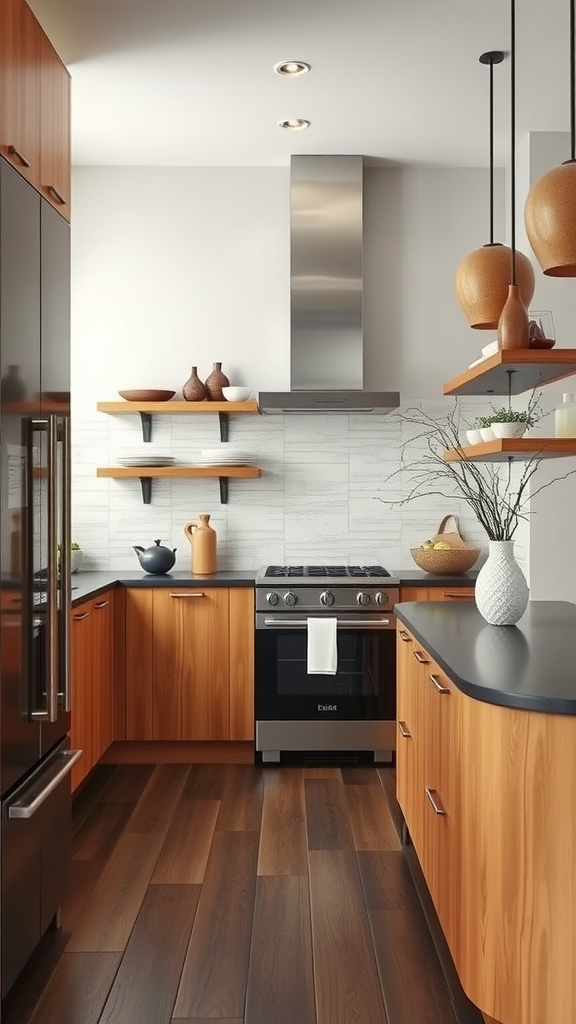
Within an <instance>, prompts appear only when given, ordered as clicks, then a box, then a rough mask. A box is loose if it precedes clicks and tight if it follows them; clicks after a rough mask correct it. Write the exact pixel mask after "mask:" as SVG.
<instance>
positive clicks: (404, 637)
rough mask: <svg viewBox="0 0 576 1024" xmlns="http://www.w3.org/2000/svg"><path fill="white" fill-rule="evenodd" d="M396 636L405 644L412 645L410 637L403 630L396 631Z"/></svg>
mask: <svg viewBox="0 0 576 1024" xmlns="http://www.w3.org/2000/svg"><path fill="white" fill-rule="evenodd" d="M398 636H399V637H400V639H401V640H403V641H404V643H405V644H411V643H412V637H411V636H410V635H409V634H408V633H406V632H405V631H404V630H403V629H399V630H398Z"/></svg>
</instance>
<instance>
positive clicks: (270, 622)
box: [264, 619, 391, 629]
mask: <svg viewBox="0 0 576 1024" xmlns="http://www.w3.org/2000/svg"><path fill="white" fill-rule="evenodd" d="M390 624H391V620H390V619H337V620H336V626H337V628H338V627H339V626H346V627H349V626H359V627H362V628H365V627H366V626H389V625H390ZM264 625H265V626H282V628H283V629H286V628H293V629H302V627H303V626H307V625H308V619H288V620H287V621H286V620H284V619H264Z"/></svg>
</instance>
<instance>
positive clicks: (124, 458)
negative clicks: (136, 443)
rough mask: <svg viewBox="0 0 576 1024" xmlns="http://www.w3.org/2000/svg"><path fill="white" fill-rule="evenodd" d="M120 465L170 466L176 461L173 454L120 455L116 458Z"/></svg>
mask: <svg viewBox="0 0 576 1024" xmlns="http://www.w3.org/2000/svg"><path fill="white" fill-rule="evenodd" d="M116 461H117V462H118V463H119V465H120V466H127V467H130V466H132V467H134V466H171V465H172V463H173V462H175V461H176V459H175V458H174V456H173V455H120V456H118V459H117V460H116Z"/></svg>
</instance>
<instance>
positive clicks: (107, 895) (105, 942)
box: [68, 833, 163, 953]
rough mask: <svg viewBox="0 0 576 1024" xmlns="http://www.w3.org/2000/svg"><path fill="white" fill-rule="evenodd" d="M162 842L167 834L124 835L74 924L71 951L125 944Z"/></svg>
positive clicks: (112, 948)
mask: <svg viewBox="0 0 576 1024" xmlns="http://www.w3.org/2000/svg"><path fill="white" fill-rule="evenodd" d="M162 842H163V836H162V835H161V834H154V833H150V834H148V835H137V834H136V833H124V835H122V836H121V837H120V839H119V840H118V842H117V844H116V847H115V849H114V852H113V854H112V856H111V858H110V860H109V861H108V863H107V865H106V867H105V868H104V870H103V872H102V873H101V875H100V876H99V878H98V881H97V882H96V885H95V886H94V888H93V889H92V891H91V893H90V896H89V899H88V900H87V902H86V905H85V910H84V915H83V917H82V919H81V920H80V921H79V922H78V924H77V926H76V927H75V928H74V931H73V933H72V935H71V937H70V941H69V943H68V952H71V953H91V952H94V953H97V952H101V953H106V952H109V953H114V952H117V951H121V950H123V949H124V948H125V946H126V943H127V942H128V938H129V936H130V932H131V931H132V928H133V926H134V922H135V920H136V918H137V916H138V912H139V910H140V906H141V904H142V900H143V899H144V894H145V892H146V888H147V886H148V883H149V882H150V878H151V877H152V872H153V871H154V868H155V866H156V861H157V859H158V854H159V853H160V849H161V847H162ZM79 863H81V862H79ZM86 863H91V862H90V861H87V862H86Z"/></svg>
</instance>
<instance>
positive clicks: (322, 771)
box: [302, 764, 342, 781]
mask: <svg viewBox="0 0 576 1024" xmlns="http://www.w3.org/2000/svg"><path fill="white" fill-rule="evenodd" d="M302 774H303V776H304V778H305V779H339V780H340V781H342V775H341V770H340V768H333V767H332V766H329V765H322V764H319V765H308V766H307V767H306V768H302Z"/></svg>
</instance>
